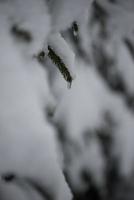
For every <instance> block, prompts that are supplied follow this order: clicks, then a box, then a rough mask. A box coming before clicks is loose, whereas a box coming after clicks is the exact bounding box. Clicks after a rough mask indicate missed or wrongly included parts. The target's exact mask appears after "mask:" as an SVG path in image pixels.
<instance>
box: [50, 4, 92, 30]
mask: <svg viewBox="0 0 134 200" xmlns="http://www.w3.org/2000/svg"><path fill="white" fill-rule="evenodd" d="M91 2H92V0H90V1H89V0H83V1H81V0H68V1H66V0H52V1H51V4H50V8H51V14H52V29H53V30H54V32H58V31H63V30H65V29H67V28H69V27H70V26H71V24H72V23H73V22H74V21H77V20H78V19H80V18H82V17H83V15H84V13H85V11H86V10H87V8H88V7H89V5H90V3H91Z"/></svg>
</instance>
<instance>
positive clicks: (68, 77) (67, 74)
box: [48, 46, 73, 87]
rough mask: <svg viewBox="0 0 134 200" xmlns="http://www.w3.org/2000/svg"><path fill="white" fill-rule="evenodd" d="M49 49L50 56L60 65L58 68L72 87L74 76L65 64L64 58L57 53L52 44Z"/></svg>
mask: <svg viewBox="0 0 134 200" xmlns="http://www.w3.org/2000/svg"><path fill="white" fill-rule="evenodd" d="M48 50H49V52H48V57H49V58H50V59H51V60H52V62H53V63H54V64H55V65H56V66H57V67H58V69H59V71H60V72H61V74H62V75H63V77H64V79H65V80H66V81H67V82H68V83H69V87H71V84H72V80H73V78H72V76H71V74H70V72H69V70H68V68H67V67H66V65H65V64H64V62H63V61H62V59H61V58H60V57H59V56H58V55H57V54H56V53H55V51H54V50H53V49H52V48H51V47H50V46H48Z"/></svg>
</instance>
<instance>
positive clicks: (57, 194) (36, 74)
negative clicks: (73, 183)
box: [0, 1, 71, 200]
mask: <svg viewBox="0 0 134 200" xmlns="http://www.w3.org/2000/svg"><path fill="white" fill-rule="evenodd" d="M28 2H29V4H28V7H25V9H24V11H25V12H24V13H23V10H21V8H22V7H20V6H22V5H21V1H17V3H18V4H16V1H14V3H15V4H14V5H12V6H13V9H14V8H15V9H16V8H17V11H18V12H20V16H21V14H22V16H21V17H22V18H21V19H23V17H24V16H25V17H26V18H27V20H28V21H29V23H31V28H32V31H34V30H35V28H36V29H37V30H38V25H41V24H38V21H37V22H36V23H35V20H34V21H33V22H34V23H35V24H32V22H31V19H32V16H31V15H30V18H29V16H27V13H28V10H27V9H29V6H30V5H32V4H30V3H32V1H28ZM35 2H36V1H35ZM38 3H39V2H38ZM38 3H37V2H36V4H38ZM39 5H40V4H39ZM41 5H42V4H41ZM14 6H15V7H14ZM16 6H17V7H16ZM25 6H26V5H25ZM9 8H10V7H9ZM23 8H24V7H23ZM0 9H1V10H3V11H2V12H0V24H1V26H2V29H1V30H0V43H1V45H0V61H1V63H0V96H1V101H0V102H1V103H0V163H1V164H0V174H5V173H8V172H12V173H15V174H18V175H19V176H21V177H27V178H30V179H31V180H33V181H34V182H36V183H37V184H38V185H40V187H41V188H42V190H44V191H45V192H46V193H48V195H50V196H51V197H52V199H56V200H62V199H65V200H69V199H70V200H71V192H70V189H69V188H68V186H67V183H66V181H65V179H64V176H63V174H62V170H61V168H60V166H59V163H58V155H57V147H56V139H55V130H54V128H53V127H52V125H50V124H49V122H48V120H47V118H46V114H45V112H44V110H43V107H44V108H45V107H47V105H49V106H50V107H51V106H53V103H54V98H53V96H52V94H51V92H50V88H49V85H48V80H47V74H46V71H45V69H44V70H43V68H41V66H40V64H39V63H37V61H36V60H35V61H34V60H33V58H32V57H31V50H30V51H29V49H28V48H27V51H25V53H24V52H23V51H21V50H19V48H18V45H16V43H15V41H14V39H13V37H12V36H11V34H10V31H9V30H10V25H11V24H12V23H11V22H10V21H9V20H8V19H9V17H10V16H12V17H16V16H14V15H13V14H14V13H13V12H11V13H10V10H9V12H6V11H7V10H6V9H7V7H6V5H5V4H3V6H1V7H0ZM4 9H5V10H4ZM34 11H35V10H34V7H33V12H34ZM39 11H40V10H38V12H39ZM8 14H9V16H8ZM10 14H11V15H10ZM36 15H37V13H35V16H36ZM45 16H47V14H46V13H45ZM36 17H38V15H37V16H36ZM41 17H42V15H41V16H40V14H39V19H41ZM12 19H13V18H12ZM17 19H18V18H17ZM46 20H47V18H46ZM39 22H40V21H39ZM37 24H38V25H37ZM35 25H37V27H34V26H35ZM47 26H48V23H47V22H46V24H45V27H47ZM24 27H25V28H26V27H27V23H24ZM28 27H29V26H28ZM39 27H40V26H39ZM48 29H49V28H47V32H48ZM43 30H44V32H43ZM43 30H42V29H41V30H39V32H38V33H36V32H35V35H36V36H40V33H41V32H42V35H43V34H44V36H43V40H44V39H45V37H47V32H46V30H45V29H43ZM40 31H41V32H40ZM45 34H46V36H45ZM35 39H36V40H37V42H38V39H37V38H35ZM36 40H35V41H36ZM40 42H41V43H40ZM40 42H39V44H38V45H39V46H38V45H37V46H38V47H39V48H41V47H40V44H42V38H41V41H40ZM34 45H35V44H34V41H33V44H31V46H32V50H34V51H35V50H36V51H37V49H36V48H34V47H35V46H34ZM30 48H31V47H30ZM29 52H30V54H29ZM49 100H50V101H49ZM5 187H6V186H5ZM9 190H10V187H9ZM20 190H22V188H20ZM7 191H8V189H7ZM10 192H11V195H12V192H13V195H14V192H15V195H18V196H19V199H20V198H22V199H24V198H23V193H22V194H21V191H19V189H16V190H15V191H14V186H13V188H12V186H11V191H9V194H10ZM33 192H34V191H33ZM17 193H18V194H17ZM3 195H5V194H3ZM24 195H25V192H24ZM5 198H6V197H5ZM11 198H13V196H11Z"/></svg>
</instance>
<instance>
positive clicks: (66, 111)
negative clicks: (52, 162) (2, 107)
mask: <svg viewBox="0 0 134 200" xmlns="http://www.w3.org/2000/svg"><path fill="white" fill-rule="evenodd" d="M15 1H17V0H15ZM18 2H19V0H18ZM29 2H30V3H29V8H30V9H31V10H32V7H31V6H32V5H33V4H32V1H30V0H29ZM35 2H36V1H35ZM25 3H26V2H25ZM3 4H4V3H3V1H0V7H1V8H2V9H3V7H2V6H3ZM36 4H38V2H36V3H35V8H36ZM1 5H2V6H1ZM7 5H8V6H7V7H8V8H9V6H11V5H9V2H8V1H7ZM25 7H27V6H24V9H25ZM46 7H48V13H49V14H48V15H50V17H52V19H54V20H55V21H52V22H53V23H52V27H51V29H52V33H51V34H49V37H46V39H45V40H41V39H40V40H37V41H39V45H40V44H41V42H42V41H43V42H44V41H45V42H44V43H43V44H44V47H43V48H42V49H41V48H40V46H39V48H36V47H38V43H37V41H35V43H34V39H33V41H32V38H36V37H34V34H35V36H37V39H38V37H39V38H40V35H41V37H42V35H43V31H44V30H45V32H49V30H48V29H50V27H49V26H50V25H47V23H48V22H45V23H46V24H45V25H44V27H43V28H44V29H42V30H40V26H42V21H40V23H39V22H38V21H36V20H35V19H32V20H33V21H32V20H31V21H28V22H29V23H30V24H32V25H31V29H29V24H28V25H27V24H25V23H24V25H23V23H22V25H21V26H20V27H19V25H20V24H21V22H18V21H17V22H16V21H14V20H11V24H12V29H11V32H10V37H12V38H14V45H16V48H17V49H19V51H20V52H21V53H20V54H21V56H22V55H23V56H24V57H23V59H25V61H26V63H27V64H26V65H25V66H27V67H28V65H29V64H28V62H30V61H29V59H28V56H31V54H32V55H35V53H39V54H38V55H37V59H38V65H40V66H41V70H43V71H44V72H45V75H46V76H45V78H44V79H45V81H46V82H45V84H46V85H47V86H45V87H44V86H43V85H42V84H44V83H43V81H42V82H40V85H38V88H37V90H38V91H39V90H42V88H43V90H44V94H45V109H44V108H43V109H44V110H43V112H44V113H45V116H46V119H45V123H48V124H49V126H51V127H52V128H53V129H54V131H53V133H54V137H55V143H56V146H57V153H58V158H59V163H60V168H61V170H62V171H63V174H64V176H65V179H66V182H67V183H68V185H69V188H70V189H71V192H72V194H73V197H74V200H88V199H91V200H106V199H107V200H132V199H134V26H133V19H134V2H133V0H128V1H125V0H117V1H110V0H109V1H108V0H94V1H90V0H84V1H83V2H82V1H80V0H78V1H77V0H73V1H71V0H69V1H64V0H52V1H51V0H50V1H46ZM2 9H1V10H2ZM6 9H7V8H6ZM7 10H8V9H7ZM7 10H6V11H5V12H7V13H8V11H7ZM5 12H3V13H4V14H3V16H4V15H5ZM7 13H6V14H7ZM72 13H73V14H72ZM18 15H19V16H20V12H19V11H18V14H16V16H17V17H18ZM25 15H26V13H25ZM16 16H15V19H16V18H17V17H16ZM22 16H23V15H22ZM29 16H34V12H33V13H32V11H31V13H30V15H28V18H27V19H29ZM37 17H38V14H37ZM41 17H42V16H41ZM17 19H18V18H17ZM30 19H31V18H30ZM20 21H21V20H20ZM0 22H1V23H2V20H1V21H0ZM14 22H15V23H14ZM43 23H44V22H43ZM0 26H3V24H0ZM34 26H35V27H34ZM45 26H46V27H49V28H47V31H46V28H45ZM3 27H4V26H3ZM27 27H28V30H27V29H26V28H27ZM24 30H25V31H24ZM39 30H40V31H39ZM30 31H31V32H30ZM36 32H37V34H36ZM46 35H47V33H46ZM32 36H33V37H32ZM4 40H6V38H5V39H4ZM20 40H21V42H20ZM30 40H31V41H32V42H31V41H30ZM47 45H49V46H50V47H51V48H52V49H53V50H54V52H55V54H56V55H57V56H58V58H59V59H60V60H56V58H57V57H56V58H55V57H52V58H51V56H49V53H50V49H49V52H48V56H46V54H47V51H48V49H47ZM17 51H18V50H17ZM31 52H32V53H31ZM2 53H3V55H5V54H6V51H3V49H2ZM9 54H10V53H9ZM27 59H28V60H27ZM61 63H63V64H64V65H65V67H67V69H68V71H69V72H70V74H73V75H72V76H73V80H72V84H71V85H70V86H71V87H70V88H68V87H67V82H69V81H68V79H67V78H66V79H67V82H66V80H64V78H63V76H64V77H66V76H67V74H64V69H63V70H60V71H59V69H58V68H57V66H58V67H59V66H61ZM0 65H1V63H0ZM61 67H63V66H61ZM59 68H60V67H59ZM31 69H32V68H30V70H31ZM32 71H33V69H32ZM37 73H38V71H37ZM41 73H42V71H41ZM33 76H34V79H38V78H39V80H40V72H39V74H37V76H38V78H36V70H35V71H33ZM42 78H43V77H42ZM36 81H38V80H36ZM46 91H47V92H46ZM7 124H8V122H7ZM50 145H51V142H50ZM16 148H17V147H16ZM42 153H43V152H42ZM42 173H43V172H42ZM6 198H7V199H8V197H5V199H6ZM37 199H38V198H37ZM2 200H4V198H3V199H2Z"/></svg>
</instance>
